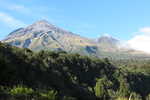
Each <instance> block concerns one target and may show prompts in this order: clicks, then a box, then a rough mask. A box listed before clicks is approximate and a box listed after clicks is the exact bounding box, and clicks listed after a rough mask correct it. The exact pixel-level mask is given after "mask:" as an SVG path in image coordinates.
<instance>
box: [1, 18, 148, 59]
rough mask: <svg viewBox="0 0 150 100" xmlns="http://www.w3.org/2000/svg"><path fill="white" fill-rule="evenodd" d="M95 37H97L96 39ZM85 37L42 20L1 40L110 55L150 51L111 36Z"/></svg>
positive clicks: (130, 55) (137, 54) (129, 55)
mask: <svg viewBox="0 0 150 100" xmlns="http://www.w3.org/2000/svg"><path fill="white" fill-rule="evenodd" d="M96 40H97V41H96ZM96 40H92V39H88V38H85V37H82V36H79V35H76V34H74V33H72V32H69V31H66V30H64V29H61V28H59V27H57V26H54V25H52V24H50V23H49V22H47V21H45V20H41V21H37V22H35V23H33V24H32V25H29V26H28V27H25V28H19V29H17V30H15V31H13V32H11V33H10V34H9V35H8V36H7V37H6V38H5V39H4V40H3V42H5V43H8V44H10V45H13V46H17V47H21V48H29V49H31V50H34V51H40V50H52V51H66V52H68V53H79V54H81V55H87V56H95V57H99V58H105V57H111V58H113V59H126V58H127V59H129V58H137V57H138V58H141V59H143V58H145V57H147V58H149V59H150V55H148V54H146V53H144V52H140V51H137V50H134V49H131V48H128V47H123V46H122V44H121V43H120V41H119V40H117V39H115V38H113V37H111V36H106V35H105V36H102V37H100V38H98V39H96Z"/></svg>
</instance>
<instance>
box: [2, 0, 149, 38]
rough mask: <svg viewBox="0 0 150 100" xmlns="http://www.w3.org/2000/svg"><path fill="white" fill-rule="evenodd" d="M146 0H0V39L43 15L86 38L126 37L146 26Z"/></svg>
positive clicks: (147, 6) (138, 32) (147, 3)
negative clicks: (103, 36)
mask: <svg viewBox="0 0 150 100" xmlns="http://www.w3.org/2000/svg"><path fill="white" fill-rule="evenodd" d="M149 5H150V0H0V39H3V38H4V37H5V36H6V35H7V34H9V33H10V32H11V31H13V30H14V29H17V28H20V27H25V26H27V25H29V24H32V23H33V22H35V21H37V20H41V19H46V20H48V21H49V22H50V23H52V24H55V25H57V26H59V27H62V28H64V29H66V30H69V31H72V32H74V33H77V34H80V35H81V36H85V37H88V38H96V37H98V36H100V35H103V34H110V35H111V36H113V37H116V38H119V39H121V40H130V39H131V38H134V36H135V35H137V34H141V33H140V30H142V29H143V28H145V27H147V28H149V26H150V6H149Z"/></svg>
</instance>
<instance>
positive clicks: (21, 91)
mask: <svg viewBox="0 0 150 100" xmlns="http://www.w3.org/2000/svg"><path fill="white" fill-rule="evenodd" d="M33 92H34V91H33V89H31V88H27V87H24V86H20V85H19V86H15V87H14V88H12V89H11V90H10V94H11V95H30V94H32V93H33Z"/></svg>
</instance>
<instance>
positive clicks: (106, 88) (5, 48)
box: [0, 43, 150, 100]
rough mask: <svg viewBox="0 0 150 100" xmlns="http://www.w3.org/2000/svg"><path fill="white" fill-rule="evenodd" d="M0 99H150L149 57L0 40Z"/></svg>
mask: <svg viewBox="0 0 150 100" xmlns="http://www.w3.org/2000/svg"><path fill="white" fill-rule="evenodd" d="M0 100H150V60H146V61H145V60H141V61H138V60H132V61H131V60H126V61H121V60H120V61H110V60H109V59H108V58H104V59H99V58H95V57H87V56H81V55H79V54H69V53H66V52H63V51H61V52H59V51H57V52H54V51H53V52H52V51H39V52H33V51H31V50H29V49H26V48H17V47H14V46H10V45H8V44H4V43H0Z"/></svg>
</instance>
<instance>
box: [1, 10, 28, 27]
mask: <svg viewBox="0 0 150 100" xmlns="http://www.w3.org/2000/svg"><path fill="white" fill-rule="evenodd" d="M0 22H3V23H4V24H5V25H7V26H8V27H10V28H18V27H22V26H25V24H24V23H23V22H22V21H20V20H17V19H15V18H14V17H12V16H10V15H8V14H7V13H4V12H0Z"/></svg>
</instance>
